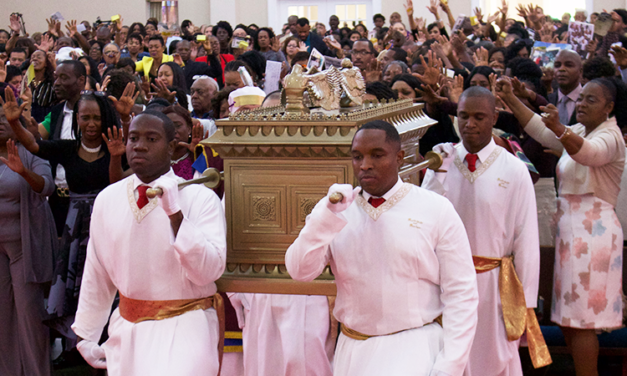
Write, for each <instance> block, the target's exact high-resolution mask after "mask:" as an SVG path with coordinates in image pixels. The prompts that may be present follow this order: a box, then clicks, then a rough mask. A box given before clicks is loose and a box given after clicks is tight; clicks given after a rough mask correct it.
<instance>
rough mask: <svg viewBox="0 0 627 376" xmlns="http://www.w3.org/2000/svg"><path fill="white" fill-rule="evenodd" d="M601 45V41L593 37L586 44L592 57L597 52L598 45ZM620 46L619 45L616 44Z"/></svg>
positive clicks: (587, 50)
mask: <svg viewBox="0 0 627 376" xmlns="http://www.w3.org/2000/svg"><path fill="white" fill-rule="evenodd" d="M598 46H599V42H598V41H597V39H596V38H592V40H591V41H590V42H589V43H588V44H587V45H586V52H589V53H591V54H592V55H591V57H592V56H594V54H596V52H597V47H598ZM616 47H618V46H616Z"/></svg>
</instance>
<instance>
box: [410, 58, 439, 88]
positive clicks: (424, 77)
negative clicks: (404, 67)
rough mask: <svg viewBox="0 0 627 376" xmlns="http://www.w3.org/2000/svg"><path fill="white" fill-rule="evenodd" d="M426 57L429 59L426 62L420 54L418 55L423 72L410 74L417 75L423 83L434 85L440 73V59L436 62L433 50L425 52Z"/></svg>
mask: <svg viewBox="0 0 627 376" xmlns="http://www.w3.org/2000/svg"><path fill="white" fill-rule="evenodd" d="M427 58H428V59H429V63H428V64H427V62H426V61H425V58H424V57H423V56H422V55H421V56H420V62H421V64H422V67H423V68H424V69H425V74H418V73H412V75H414V76H415V77H417V78H418V79H419V80H420V81H422V82H423V83H424V84H425V85H433V86H435V85H437V84H438V82H439V81H440V76H441V75H442V69H443V68H442V60H440V61H439V62H438V61H437V60H436V58H435V54H434V53H433V51H429V52H427Z"/></svg>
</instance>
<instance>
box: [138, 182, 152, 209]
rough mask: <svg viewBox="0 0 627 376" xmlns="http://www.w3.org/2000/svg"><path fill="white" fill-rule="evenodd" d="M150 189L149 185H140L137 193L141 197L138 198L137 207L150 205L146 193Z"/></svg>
mask: <svg viewBox="0 0 627 376" xmlns="http://www.w3.org/2000/svg"><path fill="white" fill-rule="evenodd" d="M148 188H150V187H149V186H147V185H140V186H139V187H137V193H139V197H138V198H137V207H138V208H140V209H141V208H143V207H144V206H146V205H147V204H148V197H146V191H147V190H148Z"/></svg>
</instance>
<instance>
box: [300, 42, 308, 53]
mask: <svg viewBox="0 0 627 376" xmlns="http://www.w3.org/2000/svg"><path fill="white" fill-rule="evenodd" d="M298 51H301V52H307V45H306V44H305V42H302V41H301V42H298Z"/></svg>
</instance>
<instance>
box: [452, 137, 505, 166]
mask: <svg viewBox="0 0 627 376" xmlns="http://www.w3.org/2000/svg"><path fill="white" fill-rule="evenodd" d="M494 149H496V142H494V138H491V139H490V142H489V143H488V144H487V145H486V146H485V147H484V148H483V149H481V150H479V152H478V153H476V154H477V156H478V157H479V162H481V163H485V161H486V160H487V159H488V157H489V156H490V154H492V152H493V151H494ZM468 153H469V152H468V150H466V148H465V147H464V143H463V142H460V143H459V147H458V148H457V155H459V159H460V160H461V161H462V162H463V161H464V160H465V159H466V154H468Z"/></svg>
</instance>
